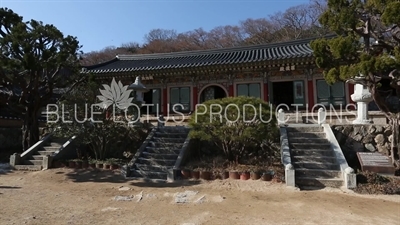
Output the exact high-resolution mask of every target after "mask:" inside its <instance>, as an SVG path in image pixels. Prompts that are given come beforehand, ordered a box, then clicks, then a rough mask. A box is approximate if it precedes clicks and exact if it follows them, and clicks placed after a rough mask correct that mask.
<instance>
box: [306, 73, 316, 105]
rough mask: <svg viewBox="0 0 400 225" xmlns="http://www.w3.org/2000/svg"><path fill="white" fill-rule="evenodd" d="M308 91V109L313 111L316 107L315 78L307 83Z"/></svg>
mask: <svg viewBox="0 0 400 225" xmlns="http://www.w3.org/2000/svg"><path fill="white" fill-rule="evenodd" d="M307 89H308V90H307V91H308V110H309V111H310V112H311V111H312V108H313V107H314V104H315V103H314V82H313V80H309V81H308V83H307Z"/></svg>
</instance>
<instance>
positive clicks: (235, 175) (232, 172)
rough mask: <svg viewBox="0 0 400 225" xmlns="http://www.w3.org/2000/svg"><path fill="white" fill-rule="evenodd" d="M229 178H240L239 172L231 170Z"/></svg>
mask: <svg viewBox="0 0 400 225" xmlns="http://www.w3.org/2000/svg"><path fill="white" fill-rule="evenodd" d="M229 178H230V179H234V180H238V179H239V178H240V175H239V172H236V171H230V172H229Z"/></svg>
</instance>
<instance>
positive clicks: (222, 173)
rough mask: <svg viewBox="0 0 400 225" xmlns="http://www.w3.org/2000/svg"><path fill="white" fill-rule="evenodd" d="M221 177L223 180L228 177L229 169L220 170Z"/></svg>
mask: <svg viewBox="0 0 400 225" xmlns="http://www.w3.org/2000/svg"><path fill="white" fill-rule="evenodd" d="M221 177H222V179H223V180H225V179H228V178H229V171H227V170H222V172H221Z"/></svg>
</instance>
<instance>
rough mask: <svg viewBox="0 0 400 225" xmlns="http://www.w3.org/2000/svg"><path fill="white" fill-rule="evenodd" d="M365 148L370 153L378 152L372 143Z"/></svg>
mask: <svg viewBox="0 0 400 225" xmlns="http://www.w3.org/2000/svg"><path fill="white" fill-rule="evenodd" d="M365 148H366V149H367V150H368V151H370V152H375V151H376V148H375V147H374V145H373V144H371V143H368V144H365Z"/></svg>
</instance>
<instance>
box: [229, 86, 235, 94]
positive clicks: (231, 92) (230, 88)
mask: <svg viewBox="0 0 400 225" xmlns="http://www.w3.org/2000/svg"><path fill="white" fill-rule="evenodd" d="M233 95H234V93H233V84H230V85H229V97H234V96H233Z"/></svg>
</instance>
